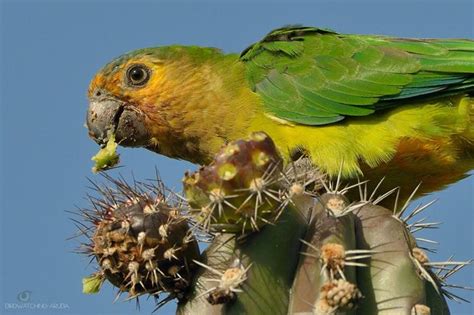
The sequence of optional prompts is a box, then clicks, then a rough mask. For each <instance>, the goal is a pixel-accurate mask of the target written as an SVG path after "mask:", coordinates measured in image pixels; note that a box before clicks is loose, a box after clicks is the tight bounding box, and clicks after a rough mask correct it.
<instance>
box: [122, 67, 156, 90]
mask: <svg viewBox="0 0 474 315" xmlns="http://www.w3.org/2000/svg"><path fill="white" fill-rule="evenodd" d="M148 79H150V69H148V68H147V67H146V66H144V65H132V66H131V67H130V68H128V70H127V84H128V85H130V86H143V85H145V83H147V81H148Z"/></svg>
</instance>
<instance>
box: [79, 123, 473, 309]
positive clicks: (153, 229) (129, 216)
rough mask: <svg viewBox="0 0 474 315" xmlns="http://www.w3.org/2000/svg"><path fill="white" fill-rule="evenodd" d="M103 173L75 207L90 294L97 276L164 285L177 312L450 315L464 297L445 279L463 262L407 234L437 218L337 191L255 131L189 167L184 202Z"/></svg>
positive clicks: (141, 287)
mask: <svg viewBox="0 0 474 315" xmlns="http://www.w3.org/2000/svg"><path fill="white" fill-rule="evenodd" d="M107 178H108V179H109V180H110V181H111V182H112V184H113V186H115V188H109V187H105V188H103V187H99V186H96V187H97V190H98V192H99V193H100V194H101V195H102V198H101V199H100V198H99V199H94V198H93V199H91V200H92V204H93V209H94V210H93V211H88V210H84V211H83V212H82V215H83V216H84V217H85V218H86V220H87V221H88V222H89V225H88V227H87V229H86V230H83V229H82V228H81V231H83V234H86V235H88V236H89V239H90V241H89V244H88V245H87V253H88V254H89V255H92V256H93V257H94V258H95V260H96V261H97V262H98V272H97V273H96V274H94V275H93V276H92V277H90V278H86V279H85V280H84V288H85V290H86V291H89V292H90V293H92V292H96V291H98V289H99V288H100V284H101V283H102V282H103V281H104V280H108V281H109V282H110V283H112V284H113V285H115V286H117V287H118V288H119V292H128V294H129V297H138V296H140V295H143V294H149V295H152V296H156V295H157V294H159V293H162V292H167V293H168V294H169V297H168V298H167V299H165V300H164V301H165V302H166V301H167V300H169V299H173V298H177V299H178V301H179V304H178V310H177V313H178V314H182V315H187V314H368V315H370V314H407V315H411V314H449V309H448V307H447V303H446V299H445V298H446V297H447V298H449V299H454V300H460V299H461V300H462V298H460V297H459V296H457V295H455V294H454V293H452V292H450V291H448V288H449V287H450V285H448V284H447V280H448V278H449V277H450V276H451V275H452V274H454V273H455V272H457V271H458V270H460V269H462V268H463V267H464V266H466V265H468V264H470V261H451V260H448V261H445V262H438V263H437V262H431V261H430V260H429V258H428V256H427V254H426V251H425V250H423V249H422V248H421V246H420V245H418V244H417V243H418V240H417V239H416V237H414V236H413V233H414V232H416V231H418V230H420V229H423V228H427V227H428V228H429V227H432V226H434V225H435V224H434V223H426V222H424V221H423V220H419V221H416V222H415V223H409V221H410V220H412V219H413V217H414V216H416V215H417V214H419V213H420V212H422V211H424V210H425V209H426V208H427V206H423V207H418V208H416V209H415V210H414V211H413V213H411V214H409V215H407V216H405V213H406V212H407V205H404V206H403V207H402V208H401V209H396V206H395V210H389V209H387V208H384V207H382V206H380V205H379V203H380V202H381V201H382V200H383V199H385V198H386V197H388V196H389V195H391V194H395V193H396V192H397V189H393V190H391V191H389V192H386V193H384V194H382V195H380V196H378V195H377V191H374V192H372V193H371V194H370V196H369V195H368V193H367V191H366V188H365V187H366V186H365V183H364V182H359V183H355V184H354V185H352V186H345V187H343V186H342V182H341V180H340V178H337V179H327V178H325V177H324V176H323V175H322V174H319V172H318V170H317V169H316V168H314V167H313V166H312V165H311V163H309V162H308V159H304V158H303V159H300V160H298V161H296V162H291V163H288V165H286V166H285V165H284V163H283V160H282V159H281V157H280V155H279V153H278V151H277V149H276V147H275V145H274V144H273V141H272V140H271V139H270V138H269V137H268V136H267V135H266V134H264V133H261V132H260V133H255V134H252V135H251V136H250V138H248V139H244V140H239V141H234V142H231V143H229V144H227V145H226V146H225V147H223V148H222V150H221V151H220V152H219V153H218V154H217V155H216V157H215V159H214V161H213V162H212V163H211V164H210V165H208V166H204V167H201V168H200V169H199V170H198V171H196V172H194V173H187V174H186V175H185V178H184V180H183V184H184V193H185V198H186V200H187V204H188V207H185V206H184V205H182V204H179V203H176V202H175V203H173V202H171V201H170V200H169V199H167V198H165V197H164V196H165V194H164V192H163V191H164V188H163V187H162V186H160V185H158V186H159V187H156V186H154V187H150V185H146V184H145V185H144V184H139V185H134V188H132V187H131V186H129V185H127V184H126V183H125V182H124V181H121V180H114V179H111V178H109V177H107ZM364 186H365V187H364ZM136 187H138V188H136ZM377 187H378V186H377ZM150 188H152V190H153V191H154V194H151V193H150V192H149V190H150ZM357 189H359V191H360V198H359V200H349V199H348V198H347V197H346V195H351V196H353V195H354V193H353V192H354V190H357ZM349 191H350V192H351V194H346V193H347V192H349ZM203 234H204V235H206V239H208V240H210V244H209V246H208V247H207V249H206V250H205V251H204V252H203V253H201V254H200V253H199V249H198V247H197V241H196V237H197V236H202V235H203Z"/></svg>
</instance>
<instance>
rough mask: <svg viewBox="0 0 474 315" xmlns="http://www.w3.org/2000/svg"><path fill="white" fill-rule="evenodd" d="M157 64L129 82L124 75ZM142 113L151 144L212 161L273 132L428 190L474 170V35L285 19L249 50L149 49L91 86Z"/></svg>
mask: <svg viewBox="0 0 474 315" xmlns="http://www.w3.org/2000/svg"><path fill="white" fill-rule="evenodd" d="M134 64H143V65H145V66H146V67H149V68H150V69H151V76H150V79H149V81H148V82H147V84H146V85H145V86H143V87H139V88H130V87H128V86H127V85H126V83H125V82H124V79H123V77H124V72H125V71H126V69H128V68H129V67H130V65H134ZM99 88H100V89H104V90H106V91H107V92H108V93H110V94H111V95H113V97H116V98H119V99H122V100H125V101H126V102H128V103H130V104H133V106H135V108H136V109H137V110H138V111H140V112H142V113H144V116H145V117H146V120H145V122H146V126H147V129H148V130H149V131H150V141H149V145H148V146H147V148H149V149H151V150H154V151H157V152H159V153H162V154H165V155H168V156H171V157H175V158H181V159H186V160H189V161H192V162H197V163H205V162H208V161H210V160H211V157H212V156H213V154H214V153H215V152H216V151H217V150H218V149H219V147H220V146H221V145H222V144H223V143H225V142H226V141H230V140H233V139H237V138H240V137H244V136H246V135H247V134H249V133H250V132H252V131H259V130H263V131H265V132H267V133H268V134H269V135H270V136H271V137H272V138H273V139H274V141H275V142H276V144H277V145H278V146H279V148H280V150H281V151H282V152H283V153H286V154H287V158H289V156H290V154H291V152H294V151H295V149H300V150H302V151H305V152H306V153H307V154H309V155H310V156H311V158H312V160H313V161H314V162H315V164H316V165H318V166H319V167H320V168H321V169H322V170H323V171H325V172H327V173H328V174H330V175H336V174H337V173H338V172H339V170H340V168H341V164H342V175H343V176H344V178H346V179H350V178H355V177H356V176H361V175H364V176H366V177H368V178H369V179H372V180H377V181H378V180H379V179H380V178H381V177H382V176H386V177H388V178H387V179H386V182H387V183H389V185H390V187H394V186H401V187H403V188H404V191H402V197H403V196H404V195H406V194H408V191H409V190H410V189H412V188H413V186H415V185H416V184H418V182H419V181H420V180H422V181H423V182H424V184H423V186H422V190H421V192H430V191H433V190H436V189H439V188H441V187H443V186H444V185H446V184H449V183H452V182H454V181H456V180H459V179H460V178H462V177H463V176H464V174H465V173H466V172H468V171H469V170H470V169H472V168H473V167H474V144H473V143H474V127H472V125H473V121H474V99H473V98H472V97H471V96H470V93H473V91H474V44H473V42H472V41H469V40H454V39H453V40H409V39H396V38H386V37H377V36H359V35H339V34H336V33H334V32H332V31H328V30H321V29H316V28H304V27H295V28H283V29H279V30H275V31H273V32H272V33H270V34H269V35H268V36H267V37H266V38H265V39H263V40H262V41H261V42H259V43H257V44H254V45H253V46H251V47H249V48H248V49H247V50H245V51H244V52H243V53H242V54H241V56H240V57H239V56H237V55H224V54H222V53H221V52H220V51H218V50H215V49H210V48H199V47H181V46H171V47H164V48H163V47H162V48H150V49H144V50H140V51H136V52H132V53H130V54H127V55H124V56H122V57H121V58H119V59H117V60H116V61H114V62H112V63H111V64H109V65H107V66H106V67H105V68H104V69H103V70H101V72H99V74H98V75H97V76H96V78H95V79H94V80H93V82H92V83H91V87H90V93H91V94H92V93H93V91H95V90H97V89H99Z"/></svg>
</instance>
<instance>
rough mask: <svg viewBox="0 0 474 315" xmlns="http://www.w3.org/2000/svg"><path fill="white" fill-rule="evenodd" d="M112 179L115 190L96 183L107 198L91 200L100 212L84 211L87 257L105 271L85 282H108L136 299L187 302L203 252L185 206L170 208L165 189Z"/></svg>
mask: <svg viewBox="0 0 474 315" xmlns="http://www.w3.org/2000/svg"><path fill="white" fill-rule="evenodd" d="M106 178H107V179H109V180H110V181H111V182H112V184H114V185H115V189H110V188H103V187H99V186H98V185H96V187H97V190H98V191H99V192H101V193H102V194H103V196H102V198H101V199H96V198H91V201H92V206H93V209H94V210H83V211H82V214H83V215H84V216H85V217H86V218H87V219H88V221H89V223H90V227H89V228H88V234H87V235H88V236H89V239H90V243H89V244H87V245H86V246H87V247H86V253H87V254H89V255H91V256H93V257H94V258H95V260H96V261H97V263H98V269H99V272H98V273H96V274H95V275H94V277H92V278H87V280H88V281H85V283H84V284H85V285H89V286H91V285H92V284H93V282H91V281H92V280H93V279H94V278H95V279H96V282H97V281H98V280H100V278H102V279H106V280H108V281H109V282H110V283H111V284H113V285H114V286H116V287H117V288H118V289H119V293H122V292H128V295H129V297H130V298H133V297H138V296H140V295H142V294H150V295H153V296H157V295H158V294H159V293H161V292H167V293H169V294H170V297H173V298H174V297H177V298H182V297H183V296H184V292H185V291H186V289H187V288H188V286H189V284H190V282H191V276H192V272H193V269H194V268H195V264H194V262H193V260H194V259H197V258H199V249H198V247H197V242H196V240H195V239H194V237H193V235H192V233H191V231H190V229H189V226H188V223H187V222H186V220H185V218H184V217H183V216H182V215H181V213H180V210H179V208H177V207H173V206H172V205H170V204H168V203H167V201H166V199H165V198H164V194H163V193H162V192H161V191H157V192H155V193H154V194H150V193H148V192H147V193H145V192H144V191H141V190H140V188H138V187H139V186H140V185H141V186H142V187H141V188H143V187H145V186H143V185H144V184H140V183H136V185H134V186H135V188H132V187H131V186H129V185H127V184H126V183H125V182H124V181H121V180H114V179H111V178H110V177H106ZM156 188H158V187H156ZM91 290H92V289H87V288H86V287H85V291H88V292H90V291H91ZM94 290H95V291H98V289H97V288H96V287H94ZM94 290H92V292H93V291H94Z"/></svg>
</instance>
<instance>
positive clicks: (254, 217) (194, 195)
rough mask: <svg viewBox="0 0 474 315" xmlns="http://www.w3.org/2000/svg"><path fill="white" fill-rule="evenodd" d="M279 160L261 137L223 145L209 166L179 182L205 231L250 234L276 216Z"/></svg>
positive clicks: (277, 210)
mask: <svg viewBox="0 0 474 315" xmlns="http://www.w3.org/2000/svg"><path fill="white" fill-rule="evenodd" d="M281 170H282V159H281V157H280V155H279V153H278V152H277V149H276V147H275V144H274V143H273V141H272V140H271V139H270V138H269V137H268V136H267V135H266V134H265V133H263V132H257V133H253V134H252V135H251V136H250V138H249V139H248V140H238V141H234V142H231V143H229V144H228V145H226V146H224V147H223V148H222V149H221V150H220V151H219V152H218V153H217V155H216V157H215V159H214V161H213V162H212V163H211V164H210V165H209V166H205V167H202V168H201V169H199V170H198V171H197V172H195V173H193V174H186V175H185V178H184V180H183V182H184V192H185V195H186V198H187V199H188V202H189V204H190V206H191V207H193V208H194V210H193V211H192V214H193V215H194V217H195V219H196V221H197V222H199V224H201V225H202V226H203V227H204V229H206V230H208V229H209V228H210V227H212V229H213V230H222V231H229V230H233V231H236V230H242V231H253V230H258V229H259V228H261V227H262V226H263V225H264V224H265V223H268V222H271V221H273V220H274V219H275V218H276V217H278V214H279V211H280V210H281V207H279V206H278V205H279V204H280V203H281V197H282V196H281V192H280V189H279V180H280V177H281Z"/></svg>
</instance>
